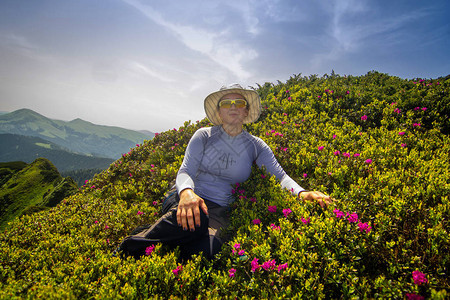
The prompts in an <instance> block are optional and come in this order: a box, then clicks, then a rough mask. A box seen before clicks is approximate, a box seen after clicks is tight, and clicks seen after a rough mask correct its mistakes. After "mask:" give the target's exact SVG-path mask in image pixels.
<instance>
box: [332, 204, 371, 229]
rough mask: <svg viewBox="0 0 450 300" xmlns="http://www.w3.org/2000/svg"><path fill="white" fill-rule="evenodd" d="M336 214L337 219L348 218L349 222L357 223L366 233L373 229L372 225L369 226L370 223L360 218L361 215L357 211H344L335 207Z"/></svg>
mask: <svg viewBox="0 0 450 300" xmlns="http://www.w3.org/2000/svg"><path fill="white" fill-rule="evenodd" d="M333 212H334V214H335V216H336V218H337V219H343V218H345V217H346V218H347V221H348V222H349V223H356V224H357V225H358V229H359V231H361V232H365V233H369V232H370V231H371V230H372V227H371V226H369V224H368V223H363V222H361V221H360V220H359V216H358V214H357V213H355V212H353V213H344V212H342V211H340V210H339V209H337V208H336V209H335V210H333Z"/></svg>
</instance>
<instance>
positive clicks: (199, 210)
mask: <svg viewBox="0 0 450 300" xmlns="http://www.w3.org/2000/svg"><path fill="white" fill-rule="evenodd" d="M204 106H205V112H206V115H207V117H208V119H209V120H210V121H211V123H213V124H214V125H215V126H213V127H208V128H201V129H199V130H197V131H196V132H195V133H194V135H193V136H192V138H191V140H190V141H189V144H188V146H187V148H186V153H185V157H184V160H183V163H182V165H181V167H180V170H179V171H178V174H177V178H176V192H174V193H173V194H172V195H171V196H170V197H168V198H167V199H166V201H165V203H164V204H163V212H164V215H163V216H162V217H161V218H160V219H159V220H158V221H157V222H156V223H155V224H153V225H152V226H150V227H147V228H143V229H144V230H142V231H140V232H136V233H135V234H133V235H131V236H129V237H127V238H126V239H125V240H124V241H123V242H122V244H121V245H120V246H119V248H118V250H119V251H122V253H123V254H125V255H132V256H134V257H136V258H138V257H140V256H141V255H143V254H144V253H145V249H146V248H147V247H149V246H151V245H153V244H156V243H163V244H168V245H172V246H180V250H181V255H182V257H183V258H188V257H189V256H190V255H192V254H198V253H200V252H203V254H204V255H205V256H206V257H208V258H212V257H213V256H214V254H216V253H218V252H219V250H220V248H221V246H222V244H223V240H222V238H221V234H220V233H221V229H223V228H226V226H227V224H228V210H229V209H228V207H229V204H230V203H231V202H232V201H233V199H234V198H233V196H232V192H231V191H232V185H234V184H236V183H238V182H243V181H245V180H246V179H247V178H248V177H249V176H250V173H251V166H252V164H253V162H256V164H257V165H258V166H259V167H262V166H264V167H265V168H266V170H267V171H268V172H269V173H270V174H272V175H275V176H276V177H277V179H278V180H280V183H281V186H282V187H283V188H286V189H288V190H290V191H292V192H293V193H294V194H295V195H298V197H299V198H301V199H304V200H308V201H317V202H318V204H319V205H320V206H321V207H325V206H326V205H328V204H330V203H331V201H332V200H331V198H330V197H329V196H326V195H324V194H323V193H321V192H316V191H306V190H305V189H303V188H302V187H301V186H299V185H298V184H297V183H296V182H295V181H294V180H292V179H291V178H290V177H289V176H288V175H287V174H286V172H285V171H284V170H283V168H282V167H281V166H280V164H279V163H278V162H277V160H276V158H275V156H274V154H273V152H272V150H271V149H270V148H269V146H268V145H267V144H266V143H265V142H264V141H263V140H261V139H260V138H258V137H255V136H253V135H251V134H249V133H248V132H247V131H245V130H244V129H243V124H246V123H251V122H255V121H256V120H257V119H258V118H259V115H260V113H261V104H260V98H259V95H258V93H257V92H256V91H254V90H246V89H243V88H242V87H241V86H240V85H237V84H235V85H232V86H228V87H222V88H221V89H220V90H219V91H217V92H214V93H212V94H210V95H208V96H207V97H206V99H205V101H204Z"/></svg>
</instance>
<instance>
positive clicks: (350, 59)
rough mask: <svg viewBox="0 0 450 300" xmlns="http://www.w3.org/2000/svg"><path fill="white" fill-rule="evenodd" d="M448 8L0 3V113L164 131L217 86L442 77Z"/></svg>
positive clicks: (442, 4) (344, 0) (157, 1)
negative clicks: (329, 77)
mask: <svg viewBox="0 0 450 300" xmlns="http://www.w3.org/2000/svg"><path fill="white" fill-rule="evenodd" d="M449 13H450V1H447V0H441V1H414V0H412V1H411V0H410V1H403V0H401V1H384V0H383V1H375V0H373V1H366V0H335V1H332V0H306V1H294V0H290V1H289V0H286V1H283V0H239V1H234V0H226V1H215V0H190V1H187V0H186V1H181V0H151V1H150V0H109V1H107V0H65V1H61V0H21V1H17V0H2V1H0V66H1V67H0V111H14V110H16V109H20V108H30V109H33V110H35V111H37V112H39V113H41V114H43V115H45V116H47V117H50V118H54V119H60V120H67V121H69V120H72V119H75V118H81V119H83V120H86V121H89V122H92V123H95V124H101V125H111V126H120V127H125V128H130V129H136V130H140V129H146V130H150V131H153V132H160V131H165V130H168V129H171V128H175V127H176V128H177V127H179V126H181V125H182V124H183V123H184V122H185V121H187V120H192V121H193V122H195V121H196V120H200V119H202V118H204V117H205V113H204V111H203V99H204V98H205V97H206V96H207V95H208V94H209V93H210V92H213V91H215V90H217V89H219V88H220V87H221V86H222V85H224V84H229V83H240V84H241V85H243V86H245V87H248V86H251V87H257V84H264V83H265V82H273V83H276V82H277V81H278V80H279V81H282V82H284V81H286V80H287V79H289V77H290V76H291V75H293V74H299V73H301V74H302V75H305V76H309V75H311V74H317V75H319V76H322V75H324V74H326V73H327V74H330V73H331V71H332V70H334V71H335V72H336V73H337V74H339V75H355V76H357V75H364V74H366V73H367V72H369V71H371V70H376V71H379V72H382V73H387V74H389V75H394V76H399V77H402V78H411V79H412V78H418V77H420V78H437V77H440V76H446V75H448V74H450V56H449V53H450V51H449V50H448V49H450V21H449V20H450V18H448V14H449Z"/></svg>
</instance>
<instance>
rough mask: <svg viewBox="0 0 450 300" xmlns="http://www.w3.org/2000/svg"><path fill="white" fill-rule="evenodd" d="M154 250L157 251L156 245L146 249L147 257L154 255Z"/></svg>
mask: <svg viewBox="0 0 450 300" xmlns="http://www.w3.org/2000/svg"><path fill="white" fill-rule="evenodd" d="M153 250H155V245H151V246H148V247H147V248H145V255H147V256H149V255H150V254H152V252H153Z"/></svg>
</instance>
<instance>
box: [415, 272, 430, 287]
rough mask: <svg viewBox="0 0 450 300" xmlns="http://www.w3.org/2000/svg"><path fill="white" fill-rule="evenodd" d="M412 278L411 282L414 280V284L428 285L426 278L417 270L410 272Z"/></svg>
mask: <svg viewBox="0 0 450 300" xmlns="http://www.w3.org/2000/svg"><path fill="white" fill-rule="evenodd" d="M412 277H413V280H414V284H417V285H421V284H426V283H428V279H427V277H426V276H425V274H423V273H422V272H420V271H417V270H416V271H413V272H412Z"/></svg>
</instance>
